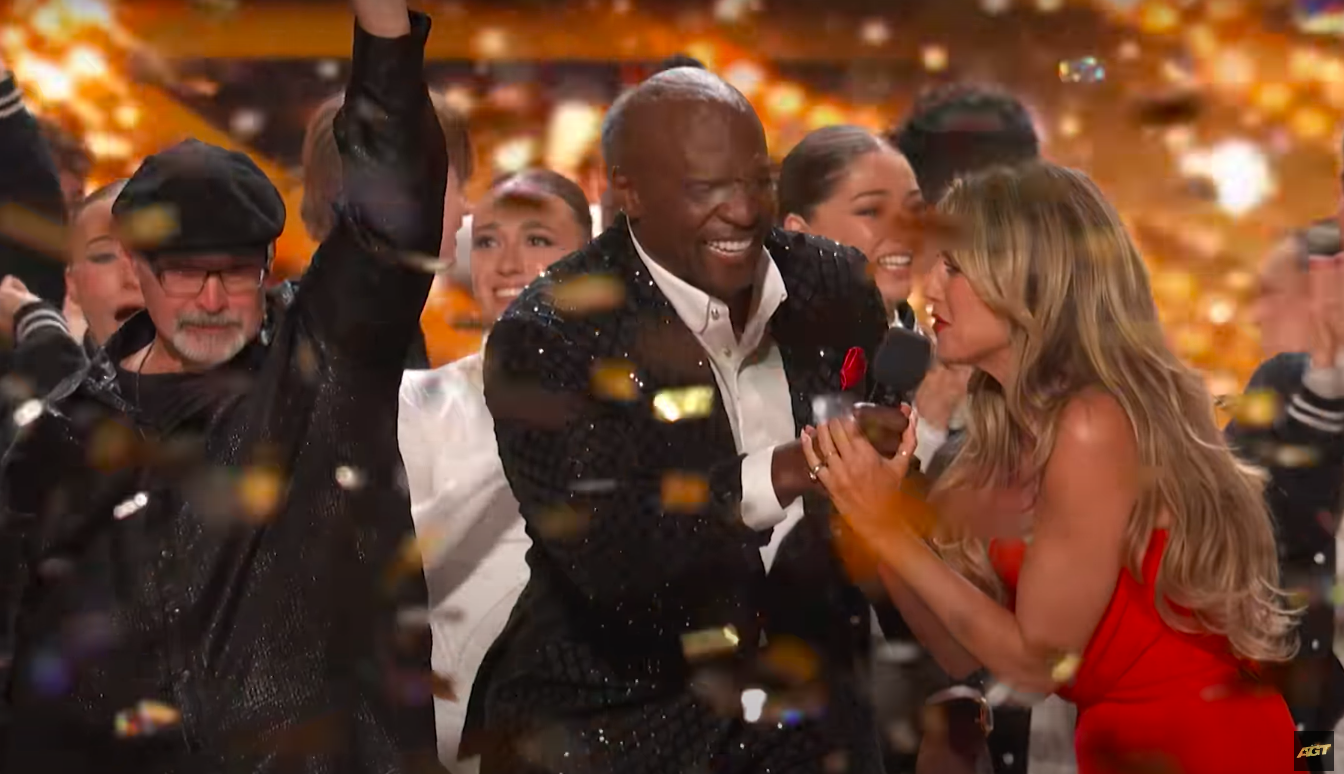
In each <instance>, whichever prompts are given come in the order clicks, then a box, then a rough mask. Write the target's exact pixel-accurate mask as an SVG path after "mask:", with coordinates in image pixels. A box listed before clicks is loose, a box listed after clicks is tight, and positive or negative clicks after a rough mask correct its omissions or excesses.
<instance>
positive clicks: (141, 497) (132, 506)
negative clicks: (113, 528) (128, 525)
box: [112, 492, 149, 521]
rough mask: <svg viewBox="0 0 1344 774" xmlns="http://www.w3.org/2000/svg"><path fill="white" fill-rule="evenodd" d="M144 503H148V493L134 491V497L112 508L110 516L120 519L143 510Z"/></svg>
mask: <svg viewBox="0 0 1344 774" xmlns="http://www.w3.org/2000/svg"><path fill="white" fill-rule="evenodd" d="M146 505H149V495H148V494H146V493H144V492H136V494H135V496H134V497H131V498H130V499H128V500H126V501H125V502H122V503H120V504H119V505H117V506H116V507H115V508H113V509H112V518H114V519H116V520H117V521H121V520H122V519H125V518H127V517H128V516H133V515H135V514H136V513H139V512H140V511H142V510H144V508H145V506H146Z"/></svg>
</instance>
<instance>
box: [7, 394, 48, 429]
mask: <svg viewBox="0 0 1344 774" xmlns="http://www.w3.org/2000/svg"><path fill="white" fill-rule="evenodd" d="M43 410H44V409H43V407H42V401H40V400H37V399H35V398H34V399H29V400H26V401H24V402H23V403H21V404H20V405H19V407H18V408H17V409H14V425H15V427H27V426H28V425H31V424H32V423H34V422H36V421H37V418H38V417H40V416H42V412H43Z"/></svg>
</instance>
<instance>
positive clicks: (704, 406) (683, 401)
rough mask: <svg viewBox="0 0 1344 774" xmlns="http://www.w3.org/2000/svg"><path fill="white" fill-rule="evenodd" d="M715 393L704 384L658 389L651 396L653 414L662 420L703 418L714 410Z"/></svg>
mask: <svg viewBox="0 0 1344 774" xmlns="http://www.w3.org/2000/svg"><path fill="white" fill-rule="evenodd" d="M715 394H716V393H715V390H714V388H713V387H709V386H704V385H701V386H696V387H678V388H674V389H668V390H660V391H659V392H658V393H657V394H656V395H654V396H653V415H654V416H656V417H658V419H659V420H661V421H663V422H679V421H681V420H683V419H703V418H705V417H707V416H709V415H710V414H711V413H713V411H714V396H715Z"/></svg>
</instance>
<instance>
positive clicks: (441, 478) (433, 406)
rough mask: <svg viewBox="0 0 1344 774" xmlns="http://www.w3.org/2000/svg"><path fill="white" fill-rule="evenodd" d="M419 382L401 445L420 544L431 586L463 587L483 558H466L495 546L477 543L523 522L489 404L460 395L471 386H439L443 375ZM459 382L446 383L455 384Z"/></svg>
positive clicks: (401, 426)
mask: <svg viewBox="0 0 1344 774" xmlns="http://www.w3.org/2000/svg"><path fill="white" fill-rule="evenodd" d="M411 376H412V375H411V374H407V377H406V378H405V379H403V381H402V389H401V401H400V406H399V407H398V414H397V442H398V446H399V447H400V448H401V457H402V461H403V463H404V464H405V468H406V486H407V490H408V491H409V493H410V499H411V517H412V519H413V520H414V522H415V533H416V538H417V539H418V540H419V541H420V543H421V550H422V552H423V559H424V565H425V575H426V577H427V578H429V577H434V576H441V577H452V578H455V579H458V580H460V579H461V578H460V577H459V576H462V573H460V572H458V571H457V570H460V569H462V568H464V567H469V566H472V565H474V564H475V563H476V562H478V561H479V560H480V559H481V558H483V557H481V556H468V555H466V554H468V553H471V552H480V551H481V550H483V549H485V548H488V547H489V546H490V545H492V543H493V541H492V540H490V539H484V540H472V539H470V538H472V537H473V536H477V535H480V536H482V538H484V536H485V535H487V534H489V535H494V536H496V537H497V536H499V535H502V534H503V533H504V532H505V531H507V530H508V529H509V528H510V527H511V526H513V525H514V524H515V523H516V522H517V520H518V519H519V518H520V517H519V516H518V504H517V502H516V501H515V500H514V499H513V493H512V492H511V491H510V490H509V485H508V481H507V480H506V479H505V477H504V468H503V465H502V464H501V463H500V461H499V453H498V451H497V447H496V445H495V435H494V423H493V421H492V420H491V419H490V414H489V412H488V411H487V410H486V408H485V400H484V397H483V396H480V400H472V399H471V398H472V397H473V396H464V395H460V394H456V393H459V392H461V391H462V390H463V389H464V388H465V387H466V385H462V384H447V385H445V384H443V383H442V382H441V383H439V384H435V383H433V380H435V379H442V378H443V377H441V376H440V375H439V373H438V371H437V370H435V371H429V372H420V373H418V374H415V375H414V376H415V377H416V379H417V380H419V381H418V383H409V382H408V380H409V379H410V378H411ZM451 376H452V375H449V377H448V379H447V380H445V381H454V380H452V378H451ZM478 404H479V405H478ZM450 564H451V565H453V566H454V568H455V569H452V570H450V568H449V567H448V565H450ZM455 583H456V581H454V584H449V585H455ZM434 585H435V586H443V585H444V584H442V583H439V584H434ZM435 591H436V592H437V593H447V592H449V591H451V588H437V589H435ZM431 601H433V600H431Z"/></svg>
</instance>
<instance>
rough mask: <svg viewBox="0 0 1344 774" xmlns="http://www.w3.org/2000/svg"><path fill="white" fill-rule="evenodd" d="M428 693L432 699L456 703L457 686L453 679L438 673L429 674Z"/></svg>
mask: <svg viewBox="0 0 1344 774" xmlns="http://www.w3.org/2000/svg"><path fill="white" fill-rule="evenodd" d="M429 691H430V693H432V694H434V698H436V699H442V700H444V701H457V685H456V683H455V682H454V681H453V678H451V677H449V676H448V675H442V674H439V673H438V672H430V674H429Z"/></svg>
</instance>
